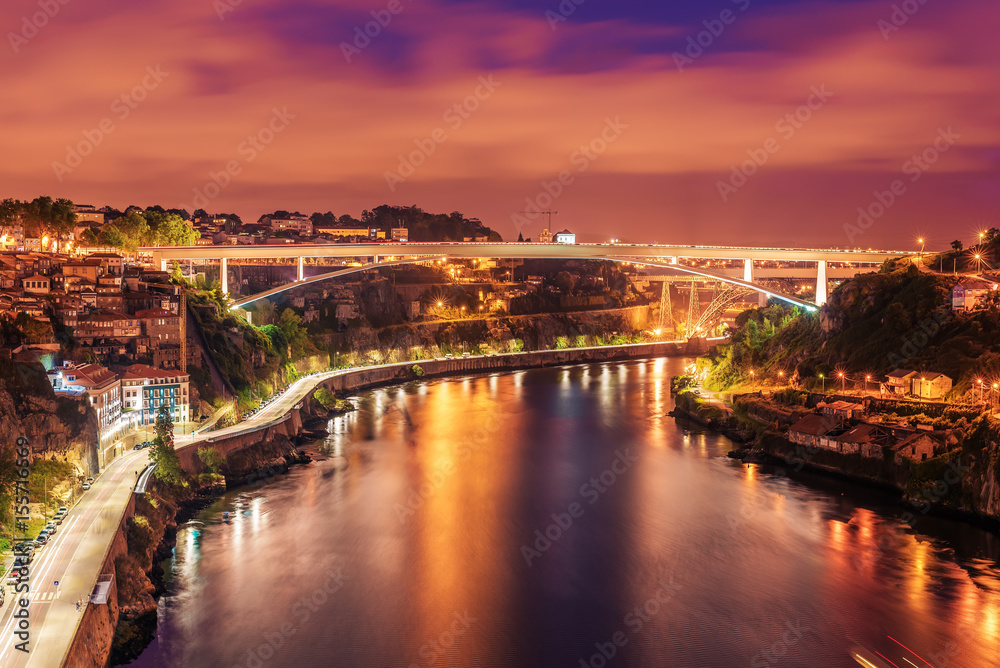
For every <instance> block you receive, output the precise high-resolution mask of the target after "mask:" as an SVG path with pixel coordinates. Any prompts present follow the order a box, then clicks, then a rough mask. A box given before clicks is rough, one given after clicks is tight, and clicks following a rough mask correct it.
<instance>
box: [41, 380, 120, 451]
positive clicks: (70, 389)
mask: <svg viewBox="0 0 1000 668" xmlns="http://www.w3.org/2000/svg"><path fill="white" fill-rule="evenodd" d="M46 375H47V376H48V378H49V382H50V383H52V389H53V390H54V391H55V392H56V394H61V395H63V396H70V397H78V398H86V399H87V400H89V402H90V405H91V406H93V407H94V411H95V412H96V413H97V426H98V428H99V429H100V442H101V444H104V443H113V442H114V441H116V440H117V439H118V438H119V436H120V435H121V431H122V425H121V421H120V418H121V410H122V403H121V383H119V382H118V377H117V376H115V374H114V373H113V372H112V371H110V370H108V369H106V368H104V367H103V366H101V365H100V364H82V365H80V366H76V365H74V364H73V363H72V362H68V363H66V364H65V365H64V366H60V367H55V368H53V369H50V370H49V371H48V372H47V373H46Z"/></svg>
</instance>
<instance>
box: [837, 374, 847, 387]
mask: <svg viewBox="0 0 1000 668" xmlns="http://www.w3.org/2000/svg"><path fill="white" fill-rule="evenodd" d="M837 375H838V376H839V377H840V391H841V392H846V391H847V379H846V378H845V377H844V372H843V371H840V372H838V373H837Z"/></svg>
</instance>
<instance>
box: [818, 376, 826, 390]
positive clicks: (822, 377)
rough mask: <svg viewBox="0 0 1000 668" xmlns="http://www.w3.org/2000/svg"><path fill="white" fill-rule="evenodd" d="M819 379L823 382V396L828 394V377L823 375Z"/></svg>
mask: <svg viewBox="0 0 1000 668" xmlns="http://www.w3.org/2000/svg"><path fill="white" fill-rule="evenodd" d="M819 379H820V380H821V381H823V394H826V376H824V375H823V374H820V375H819Z"/></svg>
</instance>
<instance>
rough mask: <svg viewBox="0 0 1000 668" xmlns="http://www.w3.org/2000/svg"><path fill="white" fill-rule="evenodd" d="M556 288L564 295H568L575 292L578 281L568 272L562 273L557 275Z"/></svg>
mask: <svg viewBox="0 0 1000 668" xmlns="http://www.w3.org/2000/svg"><path fill="white" fill-rule="evenodd" d="M555 286H556V287H557V288H559V291H560V292H562V293H563V294H564V295H568V294H570V293H572V292H573V288H575V287H576V281H574V280H573V275H572V274H570V273H569V272H568V271H560V272H559V273H558V274H556V278H555Z"/></svg>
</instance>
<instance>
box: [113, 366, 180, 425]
mask: <svg viewBox="0 0 1000 668" xmlns="http://www.w3.org/2000/svg"><path fill="white" fill-rule="evenodd" d="M190 378H191V377H190V376H189V375H188V374H186V373H182V372H180V371H168V370H165V369H156V368H154V367H151V366H149V365H146V364H133V365H132V366H130V367H128V368H126V369H125V371H124V373H123V374H122V377H121V384H122V406H123V409H124V410H125V414H126V416H127V419H128V421H129V424H130V425H135V426H138V425H146V424H153V423H155V422H156V413H157V411H158V410H159V409H160V407H161V406H167V407H168V408H169V409H170V417H171V419H172V420H173V421H174V422H187V421H188V420H189V407H190V406H189V404H190V394H189V381H190Z"/></svg>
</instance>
